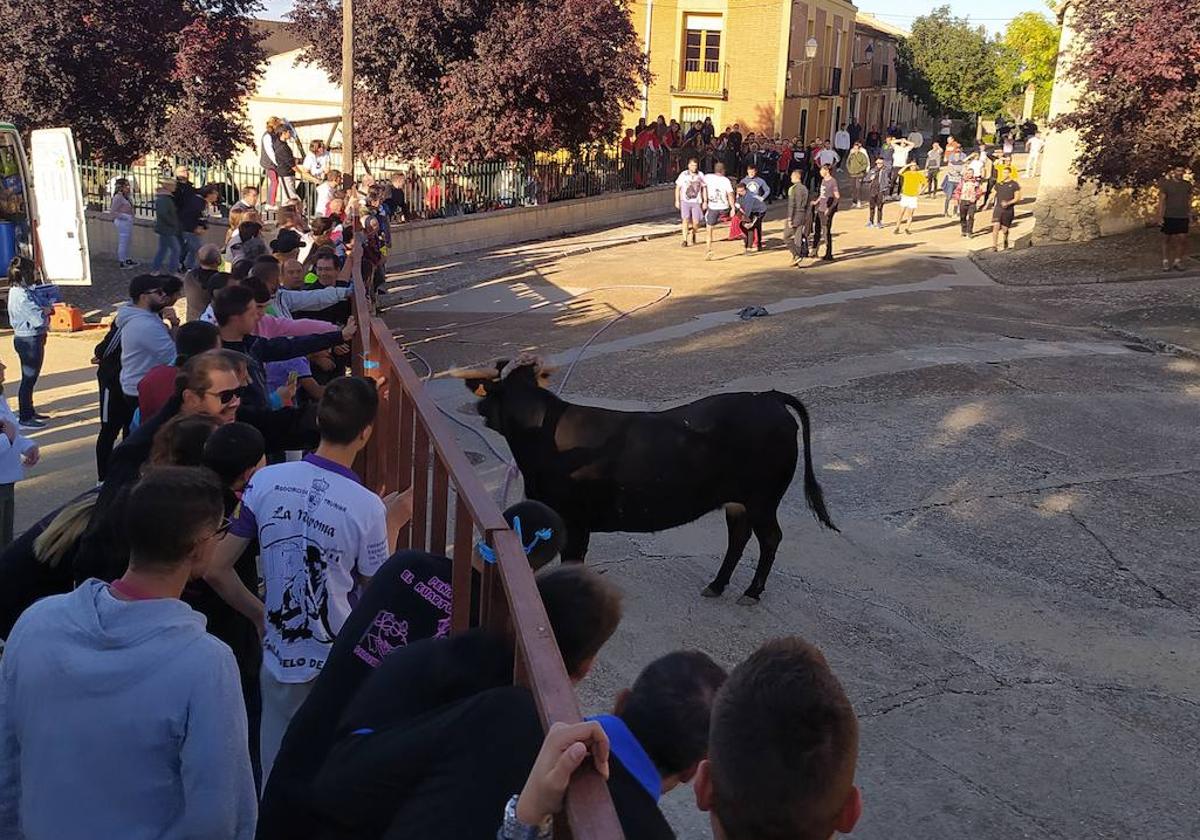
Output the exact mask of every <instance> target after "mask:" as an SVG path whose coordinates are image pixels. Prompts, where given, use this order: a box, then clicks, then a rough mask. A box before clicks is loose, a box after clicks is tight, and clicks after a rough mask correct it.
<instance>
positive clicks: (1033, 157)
mask: <svg viewBox="0 0 1200 840" xmlns="http://www.w3.org/2000/svg"><path fill="white" fill-rule="evenodd" d="M1044 145H1046V141H1045V140H1043V139H1042V135H1040V134H1037V133H1035V134H1034V135H1033V136H1032V137H1030V138H1029V139H1028V140H1026V141H1025V151H1026V152H1028V153H1029V157H1027V158H1026V159H1025V177H1026V178H1033V177H1036V176H1037V175H1038V174H1040V173H1041V168H1042V167H1041V159H1042V146H1044Z"/></svg>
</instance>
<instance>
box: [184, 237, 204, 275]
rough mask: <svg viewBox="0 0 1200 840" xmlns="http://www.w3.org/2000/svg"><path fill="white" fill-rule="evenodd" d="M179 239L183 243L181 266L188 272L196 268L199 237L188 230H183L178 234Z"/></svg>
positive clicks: (199, 243)
mask: <svg viewBox="0 0 1200 840" xmlns="http://www.w3.org/2000/svg"><path fill="white" fill-rule="evenodd" d="M179 239H180V241H181V242H182V243H183V256H182V259H183V266H184V268H186V269H187V270H188V271H191V270H192V269H193V268H195V267H196V252H198V251H199V250H200V245H201V244H203V243H202V242H201V241H200V235H199V234H198V233H192V232H191V231H190V230H185V231H184V232H183V233H181V234H179Z"/></svg>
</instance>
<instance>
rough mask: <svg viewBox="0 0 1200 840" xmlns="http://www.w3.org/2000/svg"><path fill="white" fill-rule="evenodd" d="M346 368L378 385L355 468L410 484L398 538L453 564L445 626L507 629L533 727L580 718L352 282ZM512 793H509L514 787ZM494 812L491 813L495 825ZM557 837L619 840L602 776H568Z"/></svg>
mask: <svg viewBox="0 0 1200 840" xmlns="http://www.w3.org/2000/svg"><path fill="white" fill-rule="evenodd" d="M354 285H355V295H354V311H355V313H356V317H357V318H358V323H359V332H358V334H357V335H356V336H355V341H354V359H355V362H354V372H355V373H356V374H358V375H366V376H370V377H372V378H374V379H375V380H376V382H377V383H378V384H379V388H380V404H379V415H378V419H377V421H376V424H375V431H374V434H373V435H372V436H371V440H370V442H369V443H368V445H367V447H366V449H365V451H364V452H363V456H362V461H361V463H360V464H359V467H360V469H359V474H360V475H362V476H363V479H364V481H365V483H366V485H367V486H368V487H370V488H371V489H372V490H375V491H376V492H378V493H380V494H386V493H390V492H393V491H397V490H405V489H408V488H409V487H412V488H413V517H412V522H411V523H410V524H409V526H408V527H407V528H405V530H404V531H403V532H402V533H401V534H400V539H399V545H400V547H405V548H414V549H421V550H427V551H431V552H434V553H438V554H442V555H445V553H446V550H447V549H449V550H450V554H449V556H450V558H451V560H452V561H453V575H452V580H451V586H452V593H453V597H452V599H451V629H452V632H456V633H457V632H462V631H463V630H465V629H467V628H468V627H469V626H471V625H474V624H478V625H481V626H484V627H488V628H491V629H493V630H496V631H497V632H508V633H511V635H512V637H513V639H514V641H515V645H514V647H515V652H516V659H515V667H514V674H513V680H514V682H515V683H518V684H521V685H524V686H526V687H527V688H528V689H529V690H530V691H531V692H532V694H533V696H534V698H535V699H536V701H537V707H538V711H539V713H540V715H541V718H542V724H543V726H545V727H547V728H548V727H549V726H550V725H551V724H552V723H555V722H558V721H562V722H565V723H573V722H575V721H578V720H579V719H580V715H579V705H578V702H577V701H576V698H575V692H574V689H573V687H572V685H571V682H570V680H569V678H568V677H567V672H566V668H565V666H564V665H563V660H562V656H561V654H560V653H559V650H558V645H557V643H556V642H555V640H554V633H553V631H552V630H551V629H550V624H549V621H548V620H547V618H546V611H545V609H544V608H543V606H542V601H541V598H540V597H539V595H538V591H537V587H536V585H535V583H534V579H533V573H532V572H531V571H530V568H529V562H528V560H527V559H526V557H525V550H524V547H523V546H522V545H521V543H520V540H519V539H518V537H517V535H516V534H515V533H514V532H513V531H512V530H511V529H510V528H509V527H508V523H507V522H506V521H505V520H504V517H503V515H502V514H501V512H500V509H499V508H498V507H497V505H496V503H495V501H494V500H493V499H492V497H491V495H490V494H489V493H488V492H487V490H486V489H485V488H484V486H483V483H482V482H481V481H480V480H479V477H478V475H477V474H476V473H475V470H474V468H473V467H472V466H471V463H470V462H469V461H468V460H467V458H466V455H465V454H464V453H463V451H462V448H461V447H460V446H459V445H458V441H457V439H456V438H455V436H454V434H453V432H452V431H451V429H450V427H449V424H448V423H447V422H446V420H445V418H444V417H442V415H441V413H440V412H439V411H438V408H437V406H436V405H435V404H434V402H433V400H432V399H431V398H430V397H429V395H428V394H427V393H426V391H425V389H424V387H423V385H422V383H421V380H420V379H419V378H418V377H417V375H416V372H415V371H413V369H412V366H411V365H409V363H408V360H407V359H406V358H405V356H404V352H403V351H402V350H401V349H400V345H399V344H397V343H396V340H395V338H393V337H392V334H391V330H389V329H388V327H387V325H386V324H384V322H383V321H382V320H381V319H379V318H376V317H373V315H372V311H371V308H370V303H369V302H368V300H367V298H366V296H365V294H364V293H363V288H362V283H361V282H356V283H355V284H354ZM477 539H482V540H483V541H484V542H485V543H486V544H487V545H489V546H490V547H491V548H492V551H493V552H494V553H495V556H496V562H495V563H491V564H489V563H484V562H483V561H482V559H481V558H480V557H479V554H478V552H476V551H475V543H476V540H477ZM472 569H475V570H476V571H477V572H479V573H480V575H481V578H480V589H479V595H480V597H479V599H478V614H477V615H471V610H472V604H471V598H469V597H464V595H465V593H469V592H470V591H471V570H472ZM515 792H516V791H514V793H515ZM500 817H501V814H499V813H497V815H496V822H497V826H499V823H500ZM556 829H557V830H556V836H558V837H574V840H622V838H623V837H624V835H623V834H622V832H621V827H620V823H619V822H618V820H617V815H616V812H615V811H614V810H613V805H612V800H611V798H610V797H609V794H608V788H607V786H606V785H605V783H604V780H603V779H602V778H601V777H600V775H599V774H598V773H596V772H595V770H593V769H591V768H590V767H589V768H587V769H584V770H581V771H580V772H579V773H577V774H576V776H575V778H574V779H573V780H572V782H571V786H570V789H569V790H568V792H567V803H566V819H565V820H562V819H560V820H559V821H558V823H557V825H556Z"/></svg>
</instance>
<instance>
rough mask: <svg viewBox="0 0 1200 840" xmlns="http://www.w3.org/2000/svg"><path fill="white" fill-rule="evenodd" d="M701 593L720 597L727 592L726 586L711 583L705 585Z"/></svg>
mask: <svg viewBox="0 0 1200 840" xmlns="http://www.w3.org/2000/svg"><path fill="white" fill-rule="evenodd" d="M700 594H701V595H703V596H704V597H705V598H720V597H721V596H722V595H723V594H725V587H724V586H717V585H716V584H712V583H710V584H709V585H708V586H706V587H704V591H703V592H701V593H700Z"/></svg>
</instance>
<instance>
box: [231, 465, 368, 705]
mask: <svg viewBox="0 0 1200 840" xmlns="http://www.w3.org/2000/svg"><path fill="white" fill-rule="evenodd" d="M230 530H231V532H232V533H233V534H234V535H236V536H239V537H245V538H253V537H257V538H258V543H259V551H260V554H261V558H262V561H261V562H262V574H263V580H264V582H265V590H266V633H265V635H264V637H263V662H264V664H265V666H266V668H267V670H268V671H270V672H271V674H272V675H273V676H274V677H275V678H276V679H277V680H279V681H280V682H282V683H304V682H308V681H310V680H312V679H314V678H315V677H316V676H317V674H318V673H319V672H320V670H321V667H322V666H323V665H324V664H325V659H326V657H327V656H328V655H329V648H330V646H331V645H332V644H333V640H334V638H335V637H336V636H337V633H338V631H339V630H341V628H342V624H343V623H345V621H346V617H347V616H349V615H350V602H349V594H350V590H351V589H353V588H354V572H358V574H360V575H363V576H365V577H370V576H372V575H374V574H375V572H376V571H377V570H378V569H379V567H380V566H382V565H383V563H384V561H386V560H387V558H388V536H387V511H386V509H385V508H384V505H383V500H382V499H380V498H379V496H377V495H375V494H374V493H372V492H371V491H370V490H368V489H367V488H365V487H363V486H362V485H361V484H360V483H359V481H358V478H357V477H356V476H355V475H354V473H353V472H351V471H350V470H348V469H346V468H345V467H342V466H341V465H340V464H335V463H333V462H332V461H328V460H326V459H324V458H321V457H319V456H316V455H309V456H308V457H306V458H305V459H304V460H303V461H294V462H290V463H285V464H276V465H274V466H270V467H265V468H263V469H262V470H259V471H258V472H257V473H256V474H255V475H254V478H253V479H252V480H251V482H250V484H249V485H248V486H247V487H246V491H245V492H244V493H243V494H242V503H241V506H240V507H239V509H238V513H237V516H236V518H235V520H234V523H233V526H232V527H231V529H230Z"/></svg>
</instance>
